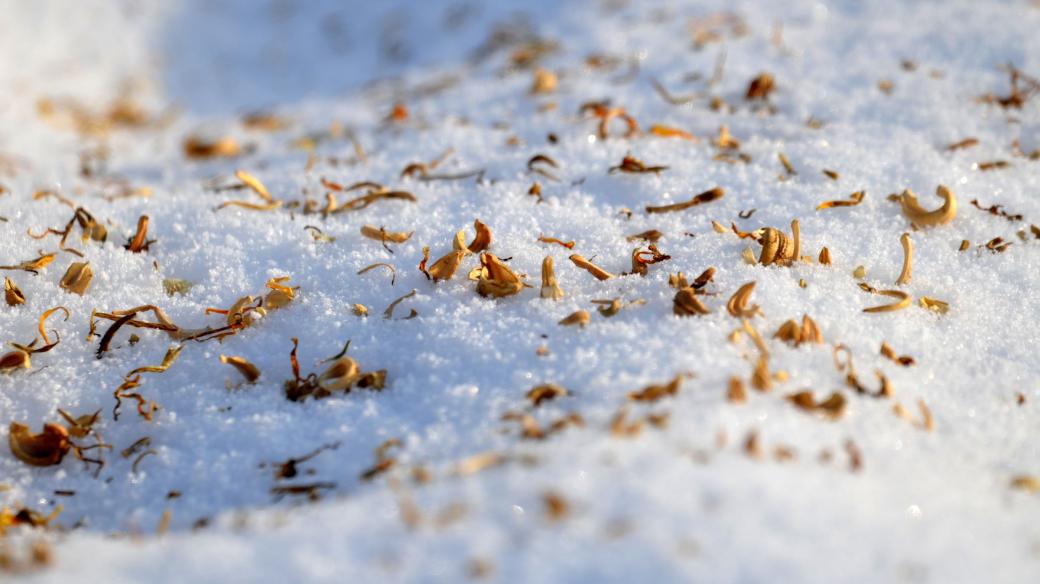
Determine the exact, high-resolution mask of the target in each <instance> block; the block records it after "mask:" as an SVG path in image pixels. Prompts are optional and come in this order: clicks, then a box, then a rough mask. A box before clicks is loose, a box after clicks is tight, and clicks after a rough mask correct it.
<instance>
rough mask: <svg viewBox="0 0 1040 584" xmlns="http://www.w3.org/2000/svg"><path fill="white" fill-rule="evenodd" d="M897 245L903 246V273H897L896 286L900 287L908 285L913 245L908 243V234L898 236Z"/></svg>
mask: <svg viewBox="0 0 1040 584" xmlns="http://www.w3.org/2000/svg"><path fill="white" fill-rule="evenodd" d="M899 243H900V244H902V245H903V271H902V272H900V273H899V278H898V279H897V280H896V284H897V285H899V286H902V285H903V284H908V283H910V273H911V272H912V271H913V269H914V243H913V242H912V241H910V234H909V233H904V234H903V235H901V236H899Z"/></svg>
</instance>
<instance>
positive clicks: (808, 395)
mask: <svg viewBox="0 0 1040 584" xmlns="http://www.w3.org/2000/svg"><path fill="white" fill-rule="evenodd" d="M784 399H786V400H787V401H789V402H791V403H793V404H794V405H796V406H798V407H799V408H801V409H803V410H806V411H809V412H818V413H821V414H824V415H825V416H827V417H829V418H831V419H837V418H840V417H841V416H842V415H843V414H844V413H845V406H846V400H845V396H843V395H841V394H840V393H838V392H834V393H832V394H831V395H830V397H828V398H827V399H826V400H823V401H819V402H817V401H816V400H815V398H814V397H813V393H812V392H811V391H808V390H806V391H799V392H797V393H792V394H790V395H788V396H787V397H786V398H784Z"/></svg>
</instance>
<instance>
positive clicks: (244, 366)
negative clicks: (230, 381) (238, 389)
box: [220, 355, 260, 383]
mask: <svg viewBox="0 0 1040 584" xmlns="http://www.w3.org/2000/svg"><path fill="white" fill-rule="evenodd" d="M220 362H221V363H224V364H225V365H231V366H232V367H234V368H235V369H237V370H238V372H239V373H241V374H242V376H243V377H245V378H246V381H247V382H249V383H256V380H257V379H260V369H259V368H258V367H257V366H256V365H253V364H252V363H250V362H249V361H246V360H245V359H243V358H242V357H235V356H228V355H221V356H220Z"/></svg>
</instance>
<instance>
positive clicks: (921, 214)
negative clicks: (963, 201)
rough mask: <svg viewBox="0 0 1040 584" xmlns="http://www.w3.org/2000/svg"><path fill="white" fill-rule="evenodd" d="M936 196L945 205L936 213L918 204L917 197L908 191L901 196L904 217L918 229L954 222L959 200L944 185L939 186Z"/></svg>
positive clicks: (900, 201)
mask: <svg viewBox="0 0 1040 584" xmlns="http://www.w3.org/2000/svg"><path fill="white" fill-rule="evenodd" d="M935 194H936V195H937V196H939V197H941V198H942V199H943V205H942V207H939V208H938V209H936V210H934V211H928V210H926V209H924V208H923V207H921V205H920V204H919V203H918V202H917V195H915V194H914V192H913V191H911V190H910V189H906V190H905V191H903V194H902V195H900V196H899V203H900V205H902V208H903V215H905V216H906V218H907V219H909V220H910V222H911V223H913V224H914V225H916V226H918V227H935V226H937V225H945V224H947V223H949V222H951V221H953V218H954V217H956V216H957V198H956V197H955V196H954V195H953V192H952V191H950V189H948V188H946V187H944V186H943V185H939V186H938V187H937V188H936V189H935Z"/></svg>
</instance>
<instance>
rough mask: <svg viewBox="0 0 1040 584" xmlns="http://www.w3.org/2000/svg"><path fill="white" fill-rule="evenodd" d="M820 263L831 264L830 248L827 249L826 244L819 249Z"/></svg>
mask: <svg viewBox="0 0 1040 584" xmlns="http://www.w3.org/2000/svg"><path fill="white" fill-rule="evenodd" d="M820 265H823V266H829V265H831V250H829V249H827V247H826V246H825V247H823V248H822V249H821V250H820Z"/></svg>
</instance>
